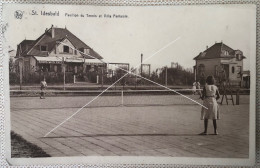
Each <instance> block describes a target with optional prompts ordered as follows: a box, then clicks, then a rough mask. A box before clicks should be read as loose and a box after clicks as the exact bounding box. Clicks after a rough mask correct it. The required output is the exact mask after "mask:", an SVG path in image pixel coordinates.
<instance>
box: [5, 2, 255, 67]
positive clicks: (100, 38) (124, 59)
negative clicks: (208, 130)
mask: <svg viewBox="0 0 260 168" xmlns="http://www.w3.org/2000/svg"><path fill="white" fill-rule="evenodd" d="M17 10H20V11H22V12H23V17H22V19H16V18H15V17H14V13H15V11H17ZM32 10H34V11H36V12H37V13H38V15H31V14H32V13H33V11H32ZM3 11H5V12H4V13H3V19H4V24H5V25H6V29H4V30H5V32H4V38H5V46H11V48H13V49H16V46H17V45H18V44H19V43H20V42H21V41H22V40H24V39H25V38H26V39H28V40H35V39H36V38H38V37H39V36H40V35H41V34H43V33H44V31H45V29H46V28H50V27H51V25H54V27H61V28H65V26H66V28H67V29H68V30H69V31H71V32H72V33H73V34H75V35H76V36H77V37H78V38H80V39H81V40H82V41H83V42H85V43H86V44H87V45H89V46H90V47H91V48H93V49H94V50H95V51H96V52H98V53H99V54H100V55H101V56H102V57H103V58H104V60H105V61H107V62H117V63H130V66H131V67H135V66H137V65H139V64H140V60H141V54H143V57H144V58H143V59H144V60H145V59H147V58H149V57H150V56H152V55H153V56H152V57H151V58H150V59H149V60H147V61H146V62H144V63H146V64H151V68H152V70H155V69H156V68H160V67H163V66H168V67H170V65H171V62H178V63H179V64H180V65H182V66H183V67H185V68H192V67H193V66H194V65H195V61H194V60H193V58H194V57H196V56H197V55H198V54H199V53H200V52H202V51H204V50H205V49H206V46H208V47H210V46H212V45H214V44H215V42H221V41H222V42H223V43H225V44H226V45H228V46H230V47H231V48H233V49H239V50H241V51H242V52H243V53H244V55H245V57H246V59H245V60H244V70H247V69H249V68H250V58H254V57H255V38H256V34H255V24H256V23H255V22H256V20H255V8H254V6H252V5H218V6H215V5H211V6H206V5H204V6H202V5H201V6H157V7H152V6H150V7H148V6H145V7H144V6H143V7H142V6H140V7H109V6H106V7H105V6H76V5H75V6H72V5H70V6H66V5H27V6H26V5H14V4H4V10H3ZM41 11H42V12H43V11H46V12H50V11H52V12H59V16H44V15H41V14H40V13H41ZM66 13H67V14H66ZM68 14H70V15H75V14H78V15H80V14H83V15H84V16H85V17H67V15H68ZM87 14H88V15H96V16H97V17H87ZM114 14H115V15H122V16H127V18H114V17H113V15H114ZM65 15H66V16H65ZM104 15H111V18H108V17H104ZM99 16H102V17H101V18H99ZM176 39H178V40H177V41H175V42H173V41H174V40H176ZM166 46H167V47H166ZM158 50H159V51H160V52H158V53H157V51H158ZM155 53H156V54H155Z"/></svg>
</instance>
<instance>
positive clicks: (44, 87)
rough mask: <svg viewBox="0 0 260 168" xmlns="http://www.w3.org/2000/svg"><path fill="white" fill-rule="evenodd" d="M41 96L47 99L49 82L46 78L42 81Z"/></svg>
mask: <svg viewBox="0 0 260 168" xmlns="http://www.w3.org/2000/svg"><path fill="white" fill-rule="evenodd" d="M40 84H41V96H40V99H45V89H46V87H47V83H46V81H45V78H44V79H43V81H41V83H40Z"/></svg>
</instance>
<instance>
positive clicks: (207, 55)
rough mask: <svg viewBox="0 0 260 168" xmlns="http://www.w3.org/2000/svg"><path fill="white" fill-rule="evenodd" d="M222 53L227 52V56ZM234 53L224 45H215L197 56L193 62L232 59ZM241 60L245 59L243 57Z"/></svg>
mask: <svg viewBox="0 0 260 168" xmlns="http://www.w3.org/2000/svg"><path fill="white" fill-rule="evenodd" d="M224 51H227V52H228V53H229V55H224ZM235 51H237V50H233V49H232V48H230V47H229V46H227V45H226V44H224V43H222V42H221V43H215V44H214V45H213V46H211V47H209V48H208V49H206V50H205V51H203V52H201V53H200V54H199V55H197V56H196V57H195V58H193V59H194V60H200V59H212V58H234V57H235ZM243 58H245V57H244V56H243Z"/></svg>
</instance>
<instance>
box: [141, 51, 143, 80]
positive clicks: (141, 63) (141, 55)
mask: <svg viewBox="0 0 260 168" xmlns="http://www.w3.org/2000/svg"><path fill="white" fill-rule="evenodd" d="M141 76H143V54H141Z"/></svg>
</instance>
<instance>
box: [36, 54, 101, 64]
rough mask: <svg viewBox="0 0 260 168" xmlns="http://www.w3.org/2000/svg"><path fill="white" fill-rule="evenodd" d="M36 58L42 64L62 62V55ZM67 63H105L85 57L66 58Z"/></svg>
mask: <svg viewBox="0 0 260 168" xmlns="http://www.w3.org/2000/svg"><path fill="white" fill-rule="evenodd" d="M34 58H35V59H36V60H37V61H38V63H40V64H62V57H39V56H34ZM64 62H65V63H82V64H83V63H84V64H86V65H104V64H105V63H103V62H101V61H99V60H97V59H85V60H84V58H75V57H74V58H65V59H64Z"/></svg>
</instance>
